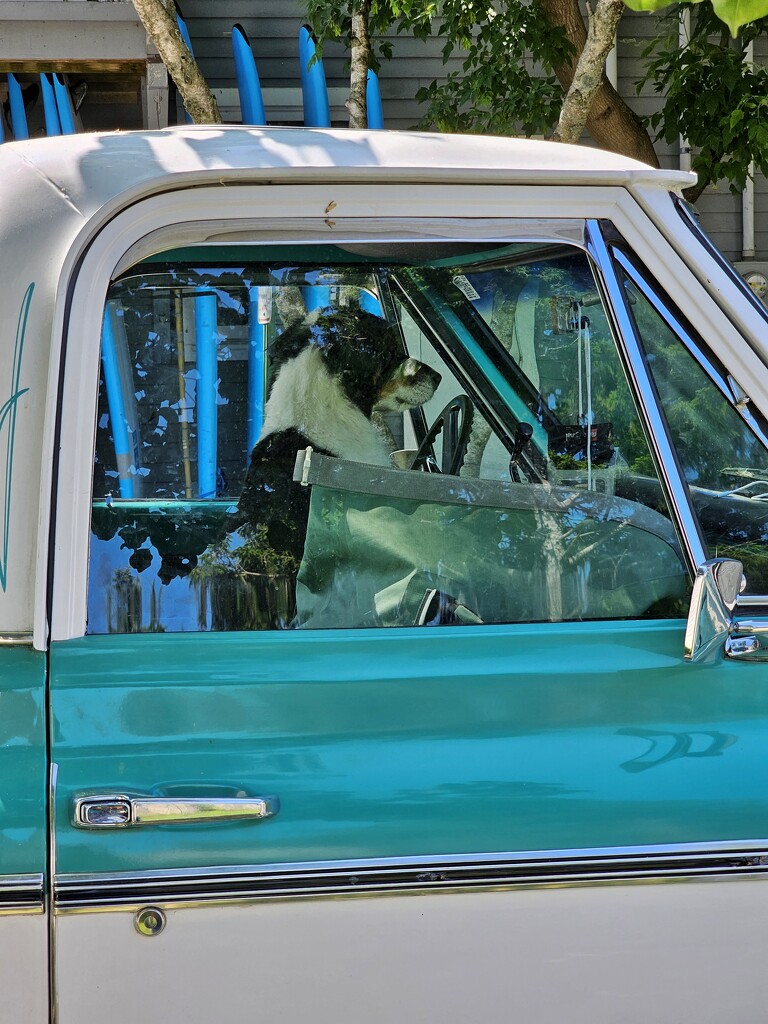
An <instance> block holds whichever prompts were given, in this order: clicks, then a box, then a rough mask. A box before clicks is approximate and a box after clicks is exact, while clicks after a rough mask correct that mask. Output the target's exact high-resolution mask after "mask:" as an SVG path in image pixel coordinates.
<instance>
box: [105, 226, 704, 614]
mask: <svg viewBox="0 0 768 1024" xmlns="http://www.w3.org/2000/svg"><path fill="white" fill-rule="evenodd" d="M371 253H372V250H371ZM371 253H369V252H368V250H367V249H366V246H364V245H360V244H355V245H354V246H350V247H348V248H346V247H345V246H343V245H339V246H317V245H314V246H310V245H306V246H279V247H278V246H270V247H261V248H259V247H257V246H252V247H249V246H244V247H240V248H236V249H235V248H227V247H207V248H206V247H200V248H195V249H191V250H184V251H179V252H173V253H165V254H161V255H159V256H158V257H155V258H153V259H152V260H149V261H147V262H146V263H144V264H142V265H140V266H138V267H136V268H134V269H133V270H131V271H129V272H128V273H127V274H126V275H125V276H124V277H123V278H121V279H120V280H119V281H117V282H116V283H115V284H114V285H113V287H112V289H111V291H110V294H109V297H108V300H107V304H106V309H105V315H104V329H103V336H102V364H101V382H100V393H99V409H98V421H97V431H96V458H95V468H94V494H93V514H92V542H91V566H90V585H89V620H88V629H89V632H92V633H110V632H118V633H126V632H128V633H130V632H142V631H150V632H151V631H176V632H181V631H190V630H191V631H200V630H252V629H285V628H339V627H370V626H379V627H381V626H394V625H398V626H415V625H465V626H466V625H474V624H478V623H498V622H531V621H541V620H545V621H546V620H550V621H560V620H578V619H600V618H636V617H642V616H669V615H678V614H679V613H680V611H681V607H682V606H681V601H684V600H685V597H686V594H687V586H688V584H687V577H686V574H685V571H684V569H683V565H682V561H681V558H680V554H679V550H678V545H677V541H676V538H675V534H674V531H673V529H672V526H671V523H670V520H669V516H668V512H667V508H666V505H665V503H664V499H663V497H662V493H661V488H660V486H659V483H658V480H657V479H656V477H655V474H654V472H653V468H652V464H651V460H650V457H649V453H648V447H647V445H646V442H645V439H644V437H643V434H642V431H641V430H640V427H639V425H638V421H637V417H636V414H635V410H634V405H633V402H632V399H631V395H630V392H629V389H628V387H627V383H626V379H625V377H624V374H623V372H622V369H621V365H620V361H619V359H618V356H617V353H616V350H615V345H614V342H613V339H612V337H611V333H610V331H609V328H608V324H607V321H606V317H605V313H604V311H603V308H602V305H601V303H600V301H599V298H598V295H597V292H596V290H595V283H594V279H593V276H592V272H591V268H590V265H589V263H588V261H587V259H586V257H585V256H584V254H583V253H581V252H579V251H577V250H574V249H570V248H567V247H565V246H561V245H557V246H552V245H549V246H544V245H532V244H527V243H526V244H523V243H516V244H499V243H493V244H489V245H486V246H483V245H482V244H481V243H393V244H391V245H388V246H387V245H382V244H381V243H378V244H377V245H376V248H375V255H372V254H371ZM308 449H311V451H308Z"/></svg>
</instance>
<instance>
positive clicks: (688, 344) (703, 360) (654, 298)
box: [612, 249, 768, 448]
mask: <svg viewBox="0 0 768 1024" xmlns="http://www.w3.org/2000/svg"><path fill="white" fill-rule="evenodd" d="M612 255H613V256H614V258H615V259H616V261H617V263H619V265H620V266H621V268H622V270H624V271H625V273H626V274H627V275H628V276H629V277H630V278H631V279H632V283H633V284H634V285H635V287H636V288H637V289H638V290H639V291H641V292H642V293H643V295H644V296H645V298H646V299H647V300H648V302H649V303H650V304H651V305H652V306H653V308H654V309H655V310H656V312H657V313H658V314H659V316H660V317H661V318H662V319H663V320H665V321H666V323H667V324H668V325H669V327H670V328H671V330H672V331H673V332H674V333H675V334H676V335H677V337H678V338H679V339H680V341H681V342H682V343H683V345H684V346H685V348H686V349H687V351H688V352H689V354H690V355H691V357H692V358H693V359H694V360H695V361H696V362H697V363H698V365H699V366H700V367H701V369H702V370H703V371H704V373H705V374H706V375H707V377H709V379H710V380H711V381H712V383H713V384H714V385H715V387H716V388H717V389H718V390H719V391H720V393H721V394H722V396H723V398H725V399H726V401H727V402H728V404H729V405H731V406H732V407H733V408H734V409H736V411H737V412H738V413H739V415H740V416H741V418H742V419H743V420H744V422H745V423H747V424H748V426H749V428H750V430H751V431H752V432H753V433H754V434H755V436H756V437H757V438H758V440H759V441H760V442H761V444H762V445H763V446H764V447H765V448H768V434H766V431H765V430H764V429H763V427H762V426H761V425H760V423H758V421H757V420H756V419H755V417H754V416H753V415H752V411H751V409H750V407H749V405H748V404H747V402H748V399H747V401H746V402H741V403H740V402H737V401H735V399H734V394H733V388H732V386H731V384H730V383H729V381H728V374H727V373H724V372H722V371H721V370H720V369H719V367H717V366H716V365H715V364H714V363H713V361H712V359H711V358H710V357H709V356H708V355H707V353H706V352H705V351H704V350H703V348H702V346H701V345H700V344H699V342H698V341H696V339H695V338H694V337H693V334H692V333H691V331H690V330H689V329H688V328H687V327H686V326H685V325H684V323H683V321H682V319H681V318H680V317H679V316H678V315H677V314H676V313H673V312H672V310H671V308H670V305H669V303H668V302H665V300H664V299H663V298H662V297H661V296H660V295H659V294H658V292H657V291H656V290H655V289H654V288H653V287H652V286H651V285H650V284H649V283H648V280H647V277H646V272H645V268H643V267H641V266H638V264H637V263H635V261H633V260H631V259H629V258H628V257H627V256H626V254H625V253H623V252H621V250H619V249H615V250H614V251H613V253H612Z"/></svg>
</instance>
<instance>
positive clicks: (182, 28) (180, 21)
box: [176, 4, 195, 124]
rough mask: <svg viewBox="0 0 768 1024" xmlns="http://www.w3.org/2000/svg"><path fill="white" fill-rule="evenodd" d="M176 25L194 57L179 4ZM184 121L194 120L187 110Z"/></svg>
mask: <svg viewBox="0 0 768 1024" xmlns="http://www.w3.org/2000/svg"><path fill="white" fill-rule="evenodd" d="M176 24H177V25H178V26H179V32H181V38H182V39H183V40H184V45H185V46H186V47H187V49H188V50H189V52H190V53H191V54H192V56H193V57H194V55H195V51H194V50H193V49H192V40H191V39H190V38H189V29H188V28H187V23H186V21H184V18H183V17H182V16H181V11H180V10H179V5H178V4H176ZM184 120H185V121H186V122H187V124H192V118H191V117H190V116H189V114H188V113H187V111H186V110H185V111H184Z"/></svg>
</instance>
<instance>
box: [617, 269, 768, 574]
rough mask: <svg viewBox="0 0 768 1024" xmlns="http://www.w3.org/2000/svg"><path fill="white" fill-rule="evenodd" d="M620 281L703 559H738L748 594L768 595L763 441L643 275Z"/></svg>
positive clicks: (767, 476) (767, 479) (767, 475)
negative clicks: (704, 549)
mask: <svg viewBox="0 0 768 1024" xmlns="http://www.w3.org/2000/svg"><path fill="white" fill-rule="evenodd" d="M620 273H621V272H620ZM633 276H634V275H633ZM622 279H623V282H624V287H625V289H626V291H627V294H628V296H629V307H630V309H631V314H632V317H633V318H634V321H635V324H636V326H637V330H638V334H639V336H640V338H641V341H642V344H643V347H644V349H645V353H646V357H647V361H648V366H649V369H650V373H651V376H652V378H653V381H654V383H655V385H656V389H657V391H658V394H659V398H660V404H661V407H662V409H663V410H664V414H665V417H666V420H667V424H668V428H669V433H670V436H671V438H672V441H673V443H674V445H675V449H676V451H677V455H678V458H679V460H680V463H681V466H682V469H683V474H684V477H685V480H686V482H687V485H688V489H689V492H690V495H691V500H692V504H693V507H694V510H695V512H696V514H697V516H698V519H699V523H700V525H701V529H702V532H703V534H704V537H705V540H706V542H707V547H708V554H709V557H710V558H736V559H738V560H739V561H741V562H742V563H743V565H744V572H745V576H746V579H747V593H749V594H768V553H766V540H768V451H767V450H766V447H765V444H764V443H763V441H762V440H761V438H760V437H758V436H757V433H756V432H755V431H754V430H753V429H751V428H750V426H749V424H748V423H747V422H745V419H744V418H743V417H742V416H741V415H740V414H739V412H738V410H737V409H736V407H735V406H734V404H733V403H732V402H731V401H730V399H729V398H728V397H727V396H726V395H725V394H724V393H723V391H722V390H721V389H720V388H719V387H718V386H717V385H716V384H715V383H714V381H713V380H712V379H711V378H710V377H709V376H708V375H707V374H706V373H705V372H704V370H703V369H702V366H701V365H700V363H699V362H698V361H697V360H696V359H694V357H693V355H692V354H691V352H690V351H689V350H688V348H687V347H686V346H685V345H684V344H683V341H682V340H681V337H680V336H679V335H678V334H677V333H676V331H675V330H673V328H672V326H670V323H669V322H668V320H667V319H666V318H665V316H669V310H666V309H664V307H663V306H662V305H661V300H660V299H658V298H657V297H656V296H654V299H655V302H656V303H658V304H659V305H658V308H657V305H655V304H654V303H652V302H651V300H650V297H649V296H651V295H653V292H651V290H650V289H649V287H648V286H647V285H646V284H645V282H643V280H642V278H641V277H640V276H639V275H637V277H636V280H633V277H632V276H630V275H628V274H627V273H626V272H624V273H623V274H622ZM662 309H664V312H665V316H662V312H661V310H662ZM670 319H671V318H670ZM693 344H695V345H696V346H697V348H700V345H699V343H698V341H697V340H695V339H693ZM700 351H701V349H700ZM724 377H725V375H724V374H723V375H721V379H724Z"/></svg>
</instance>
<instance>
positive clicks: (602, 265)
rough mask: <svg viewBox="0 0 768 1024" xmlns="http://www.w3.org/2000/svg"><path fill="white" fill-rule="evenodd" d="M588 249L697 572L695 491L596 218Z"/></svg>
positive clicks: (700, 549) (700, 554)
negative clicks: (692, 494) (686, 475)
mask: <svg viewBox="0 0 768 1024" xmlns="http://www.w3.org/2000/svg"><path fill="white" fill-rule="evenodd" d="M587 250H588V251H589V252H590V254H591V256H592V258H593V260H594V261H595V263H596V264H597V267H598V270H599V271H600V274H601V277H602V283H603V286H604V288H605V291H606V295H607V299H608V302H607V303H606V306H607V309H608V313H609V315H610V316H611V317H612V319H613V321H614V326H615V328H616V341H617V345H618V347H619V350H620V352H621V354H622V357H623V360H624V364H625V367H626V369H627V372H628V374H629V376H630V382H631V384H632V386H633V391H634V394H635V396H636V399H637V402H638V409H639V413H640V417H641V419H642V421H643V426H644V428H645V432H646V437H647V439H648V442H649V444H650V446H651V451H652V454H653V457H654V461H655V463H656V467H657V470H658V473H659V478H660V480H661V482H662V486H663V488H664V491H665V494H666V496H667V498H668V500H669V502H670V506H671V507H670V511H671V513H672V517H673V521H674V523H675V525H676V527H677V530H678V534H679V537H680V543H681V545H682V547H683V550H684V551H685V554H686V556H687V559H688V564H689V569H690V570H691V572H694V571H695V570H696V568H697V567H698V566H699V565H702V564H703V563H704V562H705V561H706V558H707V554H706V550H707V548H706V544H705V542H704V537H703V535H702V533H701V529H700V527H699V522H698V519H697V517H696V515H695V514H694V511H693V506H692V504H691V500H690V494H689V492H688V488H687V487H686V486H685V481H684V479H683V474H682V470H681V467H680V464H679V462H678V459H677V453H676V452H675V449H674V446H673V444H672V439H671V437H670V436H669V434H668V431H667V425H666V421H665V420H664V417H663V416H662V414H661V410H660V408H659V403H658V400H657V396H656V389H655V387H654V385H653V381H652V380H651V378H650V374H649V373H648V369H647V367H646V365H645V359H644V357H643V349H642V345H641V343H640V339H639V337H638V335H637V332H636V329H635V324H634V320H633V319H632V316H631V314H630V312H629V308H628V305H627V300H626V296H625V294H624V289H623V288H622V287H621V285H620V283H619V280H618V277H617V274H616V270H615V268H614V266H613V263H612V261H611V256H610V253H609V251H608V246H607V245H606V242H605V240H604V238H603V234H602V231H601V229H600V225H599V223H598V222H597V221H596V220H588V221H587Z"/></svg>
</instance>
